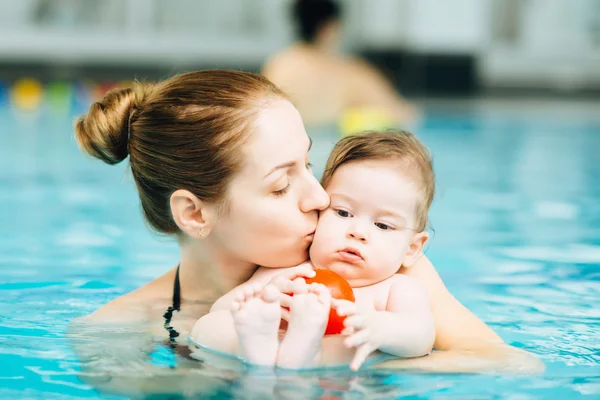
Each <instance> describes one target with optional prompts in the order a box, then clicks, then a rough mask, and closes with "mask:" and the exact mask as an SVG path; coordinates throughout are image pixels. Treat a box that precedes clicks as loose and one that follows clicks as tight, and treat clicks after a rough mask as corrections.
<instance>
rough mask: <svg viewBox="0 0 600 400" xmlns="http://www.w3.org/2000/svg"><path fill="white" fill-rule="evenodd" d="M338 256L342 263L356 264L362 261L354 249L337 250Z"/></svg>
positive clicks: (358, 252) (360, 255) (361, 257)
mask: <svg viewBox="0 0 600 400" xmlns="http://www.w3.org/2000/svg"><path fill="white" fill-rule="evenodd" d="M338 254H339V256H340V258H341V259H342V260H343V261H346V262H351V263H356V262H360V261H364V258H363V256H362V254H360V251H358V249H356V248H354V247H346V248H345V249H342V250H339V251H338Z"/></svg>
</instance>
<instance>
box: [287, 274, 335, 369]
mask: <svg viewBox="0 0 600 400" xmlns="http://www.w3.org/2000/svg"><path fill="white" fill-rule="evenodd" d="M330 309H331V294H330V293H329V290H328V289H327V288H326V287H325V286H323V285H321V284H318V283H312V284H310V285H308V293H305V294H294V296H293V297H292V298H291V300H290V315H289V324H288V329H287V333H286V334H285V336H284V338H283V340H282V341H281V344H280V345H279V356H278V358H277V365H278V366H280V367H283V368H307V367H314V366H317V365H318V363H319V355H320V350H321V340H322V339H323V334H324V333H325V328H326V327H327V321H328V320H329V311H330Z"/></svg>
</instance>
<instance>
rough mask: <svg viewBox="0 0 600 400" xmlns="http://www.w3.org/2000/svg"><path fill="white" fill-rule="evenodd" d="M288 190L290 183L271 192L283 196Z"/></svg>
mask: <svg viewBox="0 0 600 400" xmlns="http://www.w3.org/2000/svg"><path fill="white" fill-rule="evenodd" d="M289 190H290V184H289V183H288V184H287V186H286V187H284V188H283V189H281V190H276V191H274V192H273V194H274V195H275V196H283V195H284V194H286V193H287V192H288V191H289Z"/></svg>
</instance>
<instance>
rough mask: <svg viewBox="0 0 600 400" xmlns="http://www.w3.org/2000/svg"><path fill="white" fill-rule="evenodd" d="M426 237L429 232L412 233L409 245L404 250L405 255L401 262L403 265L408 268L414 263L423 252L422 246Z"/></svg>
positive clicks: (427, 237)
mask: <svg viewBox="0 0 600 400" xmlns="http://www.w3.org/2000/svg"><path fill="white" fill-rule="evenodd" d="M428 239H429V232H419V233H415V234H414V235H413V237H412V240H411V241H410V245H409V246H408V251H407V252H406V257H405V258H404V262H403V263H402V266H403V267H406V268H410V267H412V266H413V265H414V264H415V262H416V261H417V260H418V259H419V257H420V256H421V254H422V253H423V247H424V246H425V243H427V240H428Z"/></svg>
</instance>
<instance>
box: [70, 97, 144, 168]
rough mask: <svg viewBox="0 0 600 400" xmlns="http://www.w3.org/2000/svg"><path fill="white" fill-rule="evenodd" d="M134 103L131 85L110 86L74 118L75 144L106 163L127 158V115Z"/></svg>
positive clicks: (114, 162) (117, 161) (128, 115)
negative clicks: (123, 87)
mask: <svg viewBox="0 0 600 400" xmlns="http://www.w3.org/2000/svg"><path fill="white" fill-rule="evenodd" d="M134 103H135V93H134V91H133V89H131V88H126V89H114V90H111V91H110V92H108V93H107V94H106V95H105V96H104V98H103V99H102V100H101V101H99V102H96V103H94V104H92V105H91V107H90V109H89V111H88V113H87V115H83V116H80V117H79V118H77V120H76V121H75V137H76V139H77V142H78V143H79V146H80V147H81V148H82V149H83V150H85V151H86V152H87V153H89V154H90V155H92V156H93V157H96V158H99V159H100V160H102V161H104V162H106V163H107V164H117V163H119V162H121V161H123V160H124V159H125V158H127V155H128V150H127V149H128V146H127V141H128V139H129V118H130V115H131V113H132V111H133V106H134Z"/></svg>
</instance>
